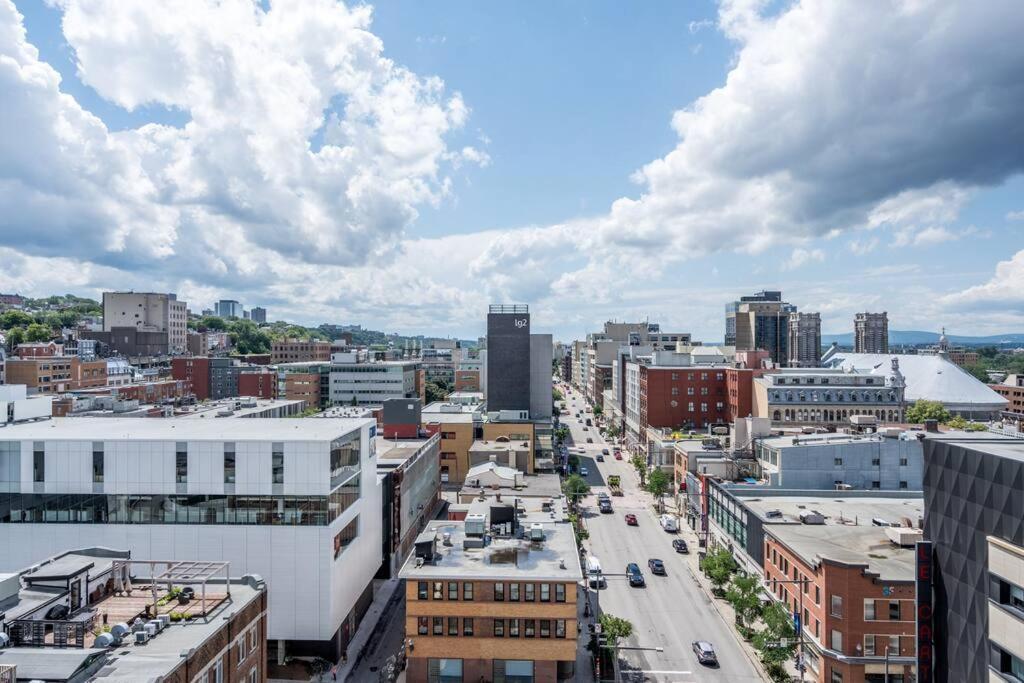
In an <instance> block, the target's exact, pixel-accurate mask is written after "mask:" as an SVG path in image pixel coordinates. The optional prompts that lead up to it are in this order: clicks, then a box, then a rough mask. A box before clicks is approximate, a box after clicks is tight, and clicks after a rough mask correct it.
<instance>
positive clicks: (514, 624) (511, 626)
mask: <svg viewBox="0 0 1024 683" xmlns="http://www.w3.org/2000/svg"><path fill="white" fill-rule="evenodd" d="M508 637H509V638H518V637H519V620H518V619H509V620H508Z"/></svg>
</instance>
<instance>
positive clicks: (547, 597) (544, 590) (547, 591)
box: [540, 583, 551, 602]
mask: <svg viewBox="0 0 1024 683" xmlns="http://www.w3.org/2000/svg"><path fill="white" fill-rule="evenodd" d="M540 601H541V602H551V584H550V583H542V584H541V585H540Z"/></svg>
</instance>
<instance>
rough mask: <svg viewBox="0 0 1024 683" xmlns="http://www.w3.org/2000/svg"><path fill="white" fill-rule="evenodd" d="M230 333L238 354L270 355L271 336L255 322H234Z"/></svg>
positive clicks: (229, 328)
mask: <svg viewBox="0 0 1024 683" xmlns="http://www.w3.org/2000/svg"><path fill="white" fill-rule="evenodd" d="M218 320H219V318H218ZM228 332H229V333H230V335H231V341H232V342H233V343H234V345H235V349H236V350H237V351H238V353H240V354H243V355H244V354H247V353H270V334H268V333H267V332H266V331H264V330H261V329H260V327H259V325H257V324H256V323H254V322H253V321H251V320H232V321H231V324H230V325H229V326H228Z"/></svg>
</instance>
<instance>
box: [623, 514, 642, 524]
mask: <svg viewBox="0 0 1024 683" xmlns="http://www.w3.org/2000/svg"><path fill="white" fill-rule="evenodd" d="M625 519H626V524H628V525H629V526H640V523H639V522H638V521H637V520H636V515H634V514H633V513H632V512H630V513H628V514H627V515H626V517H625Z"/></svg>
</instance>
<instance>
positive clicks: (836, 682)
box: [831, 669, 843, 683]
mask: <svg viewBox="0 0 1024 683" xmlns="http://www.w3.org/2000/svg"><path fill="white" fill-rule="evenodd" d="M831 683H843V672H841V671H839V670H838V669H832V680H831Z"/></svg>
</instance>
